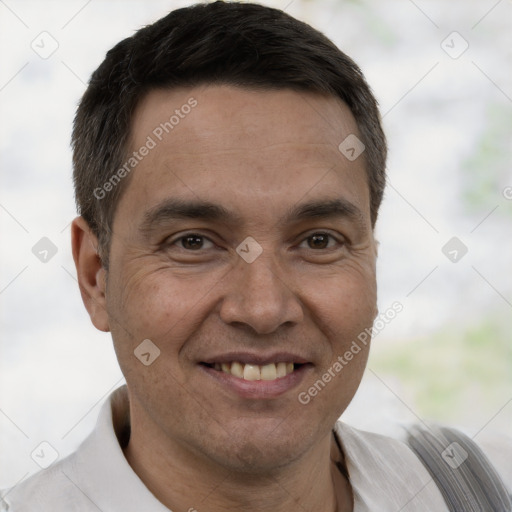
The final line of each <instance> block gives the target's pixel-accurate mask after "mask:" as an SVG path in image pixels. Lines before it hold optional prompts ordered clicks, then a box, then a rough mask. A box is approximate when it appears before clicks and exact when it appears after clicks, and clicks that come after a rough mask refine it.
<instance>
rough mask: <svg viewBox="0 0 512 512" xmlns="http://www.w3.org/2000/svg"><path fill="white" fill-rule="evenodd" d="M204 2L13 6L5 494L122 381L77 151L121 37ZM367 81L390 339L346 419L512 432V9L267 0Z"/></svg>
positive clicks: (6, 215) (379, 345)
mask: <svg viewBox="0 0 512 512" xmlns="http://www.w3.org/2000/svg"><path fill="white" fill-rule="evenodd" d="M191 3H192V2H190V1H177V0H172V1H169V0H168V1H158V0H155V1H152V2H144V1H142V0H137V1H123V2H121V1H104V0H89V1H86V0H67V1H21V0H0V47H1V50H0V51H1V55H2V65H1V67H0V133H1V136H0V169H1V175H0V184H1V187H0V229H1V233H2V237H1V239H2V246H1V247H2V251H1V266H0V321H1V328H0V329H1V330H0V333H1V341H0V343H1V345H0V354H1V355H0V487H10V486H13V485H15V484H16V483H17V482H19V481H20V480H22V479H24V478H26V477H27V476H28V475H29V474H32V473H34V472H35V471H37V470H39V469H40V468H39V466H38V465H37V463H36V462H35V458H32V457H31V453H33V452H34V450H36V449H37V448H38V447H39V446H40V443H41V442H47V443H49V444H50V445H51V446H52V447H53V448H54V450H55V451H56V452H57V453H58V456H60V457H64V456H65V455H67V454H68V453H70V452H71V451H73V450H74V449H75V448H76V447H77V446H78V444H79V443H80V442H81V441H82V440H83V439H84V438H85V437H86V436H87V434H88V433H89V432H90V431H91V429H92V428H93V426H94V423H95V421H96V417H97V413H98V410H99V407H100V405H101V403H103V401H104V400H105V398H106V397H107V396H108V394H109V393H110V392H111V391H112V390H113V389H115V388H116V387H118V386H119V385H121V384H122V383H123V378H122V374H121V372H120V370H119V367H118V365H117V362H116V359H115V355H114V352H113V349H112V344H111V340H110V336H109V335H108V334H103V333H100V332H98V331H96V330H95V329H94V327H93V326H92V324H91V323H90V321H89V318H88V316H87V314H86V311H85V309H84V307H83V305H82V302H81V298H80V295H79V290H78V286H77V282H76V274H75V270H74V266H73V262H72V257H71V252H70V242H69V238H70V230H69V224H70V222H71V220H72V219H73V218H74V216H75V206H74V200H73V190H72V181H71V152H70V148H69V139H70V133H71V124H72V120H73V116H74V112H75V108H76V105H77V102H78V101H79V99H80V97H81V95H82V94H83V92H84V90H85V87H86V83H87V81H88V79H89V76H90V74H91V73H92V71H93V70H94V69H95V68H96V67H97V66H98V65H99V64H100V62H101V61H102V60H103V58H104V55H105V53H106V52H107V51H108V50H109V49H110V48H111V47H112V46H113V45H114V44H115V43H117V42H118V41H119V40H121V39H123V38H125V37H127V36H130V35H131V34H133V32H134V31H135V30H137V29H138V28H140V27H141V26H143V25H145V24H148V23H151V22H153V21H155V20H156V19H158V18H160V17H162V16H163V15H165V14H166V13H167V12H168V11H170V10H172V9H174V8H177V7H182V6H185V5H189V4H191ZM261 3H263V4H266V5H270V6H274V7H278V8H281V9H283V10H285V11H286V12H288V13H289V14H291V15H293V16H295V17H297V18H299V19H301V20H304V21H306V22H308V23H310V24H312V25H313V26H314V27H316V28H318V29H319V30H320V31H322V32H324V33H325V34H326V35H327V36H328V37H330V38H331V39H332V40H333V41H334V42H335V43H336V44H337V45H338V46H339V47H340V48H341V49H342V50H343V51H344V52H346V53H347V54H348V55H350V56H351V57H352V58H353V59H354V60H355V61H356V62H357V63H358V64H359V65H360V67H361V68H362V70H363V72H364V73H365V75H366V78H367V80H368V82H369V83H370V84H371V86H372V88H373V90H374V92H375V95H376V97H377V98H378V100H379V103H380V106H381V111H382V115H383V120H384V126H385V130H386V132H387V136H388V139H389V146H390V158H389V165H388V173H389V186H388V189H387V192H386V196H385V199H384V203H383V206H382V209H381V213H380V218H379V221H378V226H377V237H378V239H379V240H380V248H379V265H378V280H379V308H380V311H382V312H384V311H386V310H388V309H389V308H390V307H391V305H392V304H393V303H394V302H395V301H398V302H400V303H401V304H402V305H403V311H402V312H400V313H399V314H397V315H396V317H395V318H394V319H392V320H391V321H388V322H384V324H385V325H384V327H383V328H382V329H379V333H378V334H377V336H376V337H375V339H374V343H373V348H372V354H371V358H370V362H369V365H368V369H367V372H366V374H365V377H364V380H363V383H362V385H361V388H360V390H359V392H358V394H357V395H356V397H355V399H354V401H353V402H352V404H351V405H350V407H349V409H348V410H347V411H346V413H345V414H344V416H343V419H344V420H345V421H347V422H348V423H351V424H353V425H355V426H357V427H360V428H364V429H366V430H372V431H376V432H383V433H389V434H394V433H395V432H397V431H398V430H399V428H400V425H401V424H403V423H407V422H415V421H420V420H435V421H441V422H445V423H450V424H452V425H455V426H458V427H461V428H463V429H464V430H465V431H466V432H467V433H468V434H470V435H471V436H472V437H475V438H477V439H478V437H479V436H482V435H494V434H493V433H494V432H503V433H507V434H508V435H512V343H511V342H512V334H511V332H512V171H511V161H512V158H511V157H512V135H511V134H512V130H511V127H512V75H511V72H510V70H511V69H512V62H511V61H512V58H511V57H512V44H511V43H512V30H511V29H510V19H512V2H511V0H500V1H497V0H481V1H479V2H464V1H463V0H457V1H451V2H443V1H441V0H429V1H426V0H415V1H413V0H383V1H379V2H370V1H369V0H366V1H355V0H354V1H348V0H264V1H262V2H261Z"/></svg>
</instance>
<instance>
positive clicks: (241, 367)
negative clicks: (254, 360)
mask: <svg viewBox="0 0 512 512" xmlns="http://www.w3.org/2000/svg"><path fill="white" fill-rule="evenodd" d="M214 368H215V369H216V370H221V371H223V372H224V373H229V374H230V375H233V376H235V377H238V378H239V379H245V380H275V379H279V378H280V377H285V376H286V375H288V374H290V373H292V372H293V363H270V364H266V365H264V366H260V365H257V364H243V363H239V362H238V361H234V362H232V363H222V364H220V363H215V365H214Z"/></svg>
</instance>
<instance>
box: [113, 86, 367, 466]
mask: <svg viewBox="0 0 512 512" xmlns="http://www.w3.org/2000/svg"><path fill="white" fill-rule="evenodd" d="M190 98H194V100H196V101H197V105H196V106H194V107H193V108H191V109H188V108H185V109H181V110H180V112H181V115H180V116H179V117H180V119H179V122H178V123H176V124H175V125H174V127H173V128H172V130H169V133H166V132H165V131H163V133H160V132H161V130H158V129H157V128H158V127H159V126H160V123H164V122H165V121H168V120H169V118H170V116H171V115H172V114H174V112H175V110H176V109H178V110H179V109H180V108H181V107H182V105H184V104H187V102H188V100H189V99H190ZM189 104H190V102H189ZM189 110H190V112H189V113H188V114H184V113H185V112H188V111H189ZM173 122H174V123H175V122H176V119H174V120H173ZM155 129H156V131H155ZM168 129H169V128H168ZM357 133H358V131H357V126H356V123H355V121H354V119H353V117H352V115H351V113H350V111H349V109H348V107H347V106H346V105H344V104H342V103H341V102H339V101H337V100H336V99H334V98H330V97H329V98H327V97H322V96H319V95H314V94H311V93H298V92H293V91H291V90H281V91H258V92H257V91H252V90H248V89H240V88H235V87H230V86H208V87H198V88H194V89H180V90H173V91H153V92H151V93H149V94H148V95H147V97H146V98H145V99H144V100H143V101H142V103H141V104H140V105H139V106H138V108H137V111H136V115H135V118H134V121H133V127H132V137H131V148H132V150H138V149H139V148H140V147H141V146H143V145H147V144H148V136H150V137H151V138H152V139H153V141H154V142H155V143H156V145H155V147H153V148H152V149H150V151H149V152H148V154H147V155H146V156H145V157H144V158H143V159H142V160H141V161H140V162H139V163H138V165H137V166H136V168H135V169H134V170H133V171H132V174H131V176H130V178H129V179H130V182H129V183H128V186H127V188H126V190H125V191H124V193H123V195H122V198H121V200H120V202H119V204H118V206H117V209H116V215H115V219H114V223H113V233H114V234H113V238H112V244H111V251H110V267H109V273H108V280H107V310H108V314H109V325H110V329H111V331H112V335H113V338H114V344H115V349H116V352H117V356H118V359H119V362H120V365H121V368H122V370H123V372H124V374H125V376H126V380H127V383H128V388H129V393H130V400H131V407H132V409H131V413H132V422H137V421H139V422H140V423H141V424H143V425H144V428H145V429H146V430H147V431H148V432H153V433H157V435H159V436H163V438H164V439H168V440H169V443H170V444H172V445H174V446H180V447H181V448H182V449H184V450H188V451H189V452H190V453H193V454H195V455H197V456H200V457H206V458H207V459H209V460H210V461H214V462H216V463H220V464H222V465H223V466H225V467H228V468H233V469H239V470H240V469H243V468H248V467H249V466H248V465H250V468H251V471H258V469H260V470H261V471H266V470H267V469H268V468H275V467H277V466H282V465H285V464H287V463H289V462H291V461H293V460H296V459H297V458H299V457H300V456H301V455H302V454H304V453H306V451H307V450H309V449H311V448H312V447H313V446H314V445H315V444H316V443H319V442H320V440H321V439H325V437H326V436H327V435H328V433H329V431H330V430H331V429H332V426H333V424H334V422H335V421H336V419H337V418H338V417H339V416H340V414H341V413H342V412H343V411H344V410H345V408H346V407H347V405H348V404H349V402H350V400H351V399H352V397H353V395H354V393H355V391H356V389H357V387H358V385H359V382H360V379H361V377H362V374H363V371H364V367H365V364H366V360H367V355H368V354H367V348H365V347H363V349H362V350H361V352H359V353H358V354H356V355H354V357H353V359H352V360H351V361H350V362H348V363H347V364H346V365H344V367H343V369H342V370H341V371H338V372H335V375H336V376H335V377H333V378H332V379H331V380H330V382H329V383H327V384H326V385H325V386H324V387H323V389H322V390H321V391H320V392H318V394H317V395H316V396H315V397H314V398H313V399H312V400H311V401H310V402H309V403H308V404H307V405H304V404H303V403H301V402H300V401H299V399H298V396H299V393H301V392H304V391H307V390H308V388H310V387H311V386H312V385H313V384H314V383H315V382H316V381H318V379H322V375H323V374H324V373H325V372H326V371H327V370H328V369H329V368H332V366H333V364H334V363H335V361H336V360H337V358H338V356H343V354H345V352H346V351H347V350H348V349H349V347H350V346H351V344H352V342H353V341H354V340H356V338H357V335H358V334H359V333H360V332H361V331H363V330H364V329H365V328H368V327H370V326H371V325H372V322H373V319H374V318H375V314H376V283H375V258H376V249H375V242H374V238H373V232H372V227H371V222H370V207H369V189H368V184H367V177H366V173H365V168H364V160H363V157H360V158H357V159H356V160H354V161H350V160H348V159H347V158H346V157H345V156H344V155H343V154H342V153H341V152H340V151H339V150H338V145H339V144H340V143H341V142H342V141H343V140H344V139H345V138H346V137H347V136H348V135H349V134H357ZM155 134H159V135H160V138H161V139H162V140H161V141H160V140H159V138H158V137H157V136H156V135H155ZM149 145H150V146H152V143H149ZM248 237H250V239H249V240H247V238H248ZM237 248H238V251H237ZM260 251H261V253H260ZM146 339H149V340H151V342H152V343H153V344H154V345H155V346H156V347H158V349H159V350H160V355H159V356H158V357H157V358H156V359H155V360H154V361H153V362H152V363H151V364H149V365H145V364H142V362H141V361H140V360H139V359H138V358H137V357H136V356H135V355H134V350H135V349H136V348H137V347H138V346H139V345H140V343H141V342H142V341H143V340H146ZM146 343H147V342H146ZM146 352H148V350H146ZM149 352H150V354H153V353H152V349H149ZM148 357H149V358H150V359H152V357H154V355H150V356H147V355H146V356H144V357H143V359H144V358H146V359H148ZM223 363H224V364H223ZM233 363H236V364H234V365H233ZM257 363H259V367H258V366H257ZM278 363H281V364H278ZM286 363H294V365H295V366H294V367H293V368H294V369H293V371H292V370H291V368H292V367H291V366H290V364H288V365H286ZM245 364H246V365H247V366H244V365H245ZM251 365H252V366H251ZM263 366H265V368H263V369H262V368H261V367H263ZM223 370H224V371H223ZM290 372H291V373H290ZM285 373H286V375H285V376H282V375H284V374H285ZM278 375H281V377H278ZM244 376H245V378H244ZM258 376H259V377H260V379H261V377H263V379H261V380H250V379H257V378H258ZM266 379H269V380H266ZM303 401H304V400H303ZM134 428H136V425H134Z"/></svg>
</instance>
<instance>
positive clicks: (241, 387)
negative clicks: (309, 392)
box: [199, 364, 312, 399]
mask: <svg viewBox="0 0 512 512" xmlns="http://www.w3.org/2000/svg"><path fill="white" fill-rule="evenodd" d="M199 368H200V369H201V370H202V371H204V372H205V373H206V374H207V375H209V376H210V377H213V378H214V379H215V380H216V381H217V382H219V383H220V384H221V385H222V386H223V387H224V388H228V389H229V390H231V391H232V392H235V393H236V394H238V395H239V396H241V397H243V398H252V399H268V398H277V397H279V396H281V395H283V394H284V393H286V392H287V391H291V390H292V389H293V388H295V387H297V386H298V385H299V384H300V383H301V382H302V381H303V379H304V378H305V376H306V374H307V373H308V372H309V371H310V370H311V369H312V365H311V364H303V365H301V366H299V368H297V369H296V370H294V371H293V372H292V373H290V374H288V375H286V376H285V377H280V378H279V379H275V380H245V379H240V378H239V377H235V376H233V375H231V374H229V373H225V372H222V371H219V370H214V369H213V368H210V367H209V366H204V365H202V364H200V365H199Z"/></svg>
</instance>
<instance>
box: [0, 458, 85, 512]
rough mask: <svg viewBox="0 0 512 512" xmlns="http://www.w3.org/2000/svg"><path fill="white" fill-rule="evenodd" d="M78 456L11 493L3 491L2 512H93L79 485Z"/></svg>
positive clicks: (34, 476) (36, 475)
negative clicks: (50, 511)
mask: <svg viewBox="0 0 512 512" xmlns="http://www.w3.org/2000/svg"><path fill="white" fill-rule="evenodd" d="M75 459H76V457H75V454H72V455H70V456H69V457H67V458H65V459H63V460H61V461H59V462H56V463H55V464H54V465H52V466H50V467H49V468H47V469H43V470H41V471H39V472H38V473H36V474H34V475H32V476H31V477H29V478H27V479H26V480H24V481H23V482H21V483H19V484H18V485H16V486H15V487H13V488H11V489H7V490H5V491H2V493H1V495H2V496H3V500H2V501H1V502H0V511H2V512H4V511H5V512H36V511H41V510H48V509H51V510H52V512H75V511H78V510H80V511H88V510H89V509H91V510H94V507H91V505H92V504H91V503H90V502H89V501H88V500H87V497H86V496H85V495H84V494H83V493H82V492H81V491H80V488H79V486H78V485H77V483H76V481H75V480H77V475H76V470H75Z"/></svg>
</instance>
